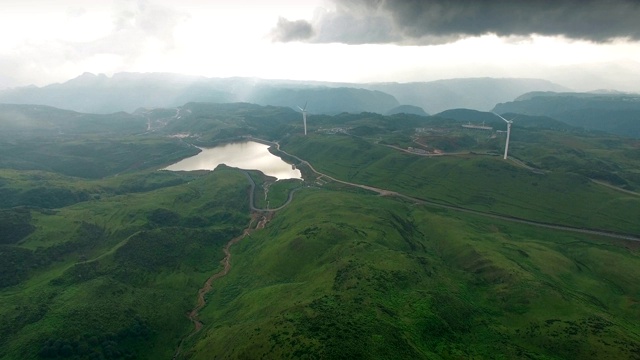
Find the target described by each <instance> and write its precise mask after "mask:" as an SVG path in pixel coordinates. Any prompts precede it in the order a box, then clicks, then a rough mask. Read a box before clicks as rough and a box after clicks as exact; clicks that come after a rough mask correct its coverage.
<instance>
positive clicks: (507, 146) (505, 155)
mask: <svg viewBox="0 0 640 360" xmlns="http://www.w3.org/2000/svg"><path fill="white" fill-rule="evenodd" d="M494 114H496V113H494ZM496 115H497V116H498V117H499V118H500V119H502V120H504V121H505V122H506V123H507V142H506V144H505V145H504V158H503V159H505V160H507V153H508V152H509V136H510V135H511V124H513V119H515V118H513V119H511V120H507V119H505V118H503V117H502V116H500V115H498V114H496Z"/></svg>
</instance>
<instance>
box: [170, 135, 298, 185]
mask: <svg viewBox="0 0 640 360" xmlns="http://www.w3.org/2000/svg"><path fill="white" fill-rule="evenodd" d="M268 149H269V146H268V145H264V144H260V143H257V142H255V141H246V142H238V143H230V144H225V145H220V146H216V147H214V148H204V149H201V150H202V151H201V152H200V153H199V154H197V155H195V156H192V157H190V158H186V159H183V160H180V161H179V162H177V163H175V164H173V165H170V166H167V167H166V168H165V170H171V171H191V170H213V169H215V168H216V166H218V165H220V164H225V165H227V166H231V167H237V168H240V169H245V170H260V171H262V172H263V173H264V174H266V175H269V176H273V177H275V178H277V179H278V180H282V179H301V178H302V174H301V173H300V170H298V169H295V170H294V169H292V168H291V164H287V163H286V162H284V161H282V159H280V158H279V157H277V156H275V155H273V154H271V153H270V152H269V150H268Z"/></svg>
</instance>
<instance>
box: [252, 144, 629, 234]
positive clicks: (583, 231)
mask: <svg viewBox="0 0 640 360" xmlns="http://www.w3.org/2000/svg"><path fill="white" fill-rule="evenodd" d="M262 141H263V142H264V143H267V144H271V145H274V146H276V148H277V149H278V151H281V152H282V153H283V154H286V155H288V156H291V157H292V158H294V159H297V160H298V161H300V163H302V164H306V165H307V166H309V169H311V171H313V172H314V173H316V174H317V175H320V176H323V177H326V178H328V179H331V180H333V181H335V182H338V183H341V184H345V185H350V186H355V187H358V188H361V189H365V190H370V191H373V192H376V193H378V194H380V195H383V196H396V197H399V198H402V199H405V200H408V201H411V202H414V203H416V204H423V205H429V206H435V207H439V208H445V209H449V210H454V211H460V212H465V213H470V214H475V215H480V216H484V217H489V218H493V219H500V220H504V221H510V222H515V223H520V224H528V225H532V226H537V227H541V228H546V229H554V230H562V231H568V232H573V233H580V234H589V235H600V236H606V237H610V238H614V239H622V240H631V241H640V236H639V235H635V234H622V233H616V232H612V231H604V230H598V229H588V228H578V227H572V226H565V225H559V224H550V223H543V222H538V221H532V220H527V219H521V218H517V217H512V216H506V215H498V214H492V213H487V212H483V211H478V210H471V209H467V208H463V207H458V206H454V205H446V204H442V203H438V202H434V201H431V200H427V199H421V198H416V197H412V196H408V195H404V194H401V193H398V192H396V191H391V190H386V189H381V188H377V187H374V186H368V185H362V184H356V183H352V182H348V181H344V180H339V179H336V178H334V177H331V176H329V175H327V174H324V173H321V172H320V171H318V170H316V169H315V168H314V167H313V166H312V165H311V164H310V163H309V162H308V161H306V160H303V159H301V158H299V157H297V156H295V155H292V154H289V153H287V152H286V151H284V150H282V149H280V144H278V143H273V142H269V141H265V140H262Z"/></svg>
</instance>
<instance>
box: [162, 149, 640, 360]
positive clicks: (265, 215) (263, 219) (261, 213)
mask: <svg viewBox="0 0 640 360" xmlns="http://www.w3.org/2000/svg"><path fill="white" fill-rule="evenodd" d="M250 139H251V140H256V141H259V142H261V143H264V144H268V145H272V146H275V147H276V149H277V150H278V151H280V152H282V153H283V154H285V155H287V156H290V157H292V158H294V159H297V160H298V161H299V162H300V164H304V165H306V166H308V167H309V169H310V170H311V171H313V172H314V173H315V174H317V175H318V176H321V177H324V178H327V179H330V180H332V181H335V182H337V183H340V184H344V185H349V186H353V187H357V188H360V189H365V190H369V191H372V192H375V193H377V194H379V195H381V196H394V197H397V198H400V199H404V200H407V201H410V202H413V203H415V204H420V205H428V206H433V207H439V208H444V209H448V210H454V211H460V212H464V213H469V214H474V215H479V216H483V217H488V218H492V219H498V220H504V221H509V222H514V223H520V224H527V225H532V226H536V227H540V228H546V229H553V230H560V231H568V232H573V233H580V234H587V235H599V236H604V237H609V238H615V239H622V240H631V241H640V237H639V236H637V235H631V234H622V233H616V232H611V231H604V230H598V229H587V228H578V227H571V226H565V225H558V224H550V223H543V222H537V221H532V220H526V219H521V218H517V217H511V216H506V215H499V214H493V213H487V212H483V211H477V210H471V209H467V208H462V207H458V206H454V205H447V204H442V203H438V202H434V201H430V200H427V199H421V198H416V197H412V196H408V195H404V194H401V193H399V192H396V191H391V190H386V189H381V188H377V187H374V186H369V185H363V184H356V183H352V182H348V181H344V180H339V179H336V178H334V177H332V176H329V175H327V174H324V173H322V172H320V171H318V170H316V169H315V168H314V167H313V166H312V165H311V164H310V163H309V162H307V161H306V160H303V159H301V158H299V157H297V156H295V155H292V154H289V153H287V152H286V151H284V150H282V149H280V144H279V143H277V142H270V141H266V140H263V139H256V138H252V137H250ZM241 171H242V173H244V175H245V176H246V177H247V180H248V181H249V184H250V191H249V207H250V209H251V212H252V217H251V221H250V223H249V225H248V227H247V228H246V229H245V230H244V231H243V233H242V235H240V236H238V237H235V238H233V239H231V240H230V241H229V242H228V243H227V244H226V245H225V247H224V248H223V251H224V254H225V256H224V258H223V259H222V260H221V261H220V263H221V264H222V265H223V269H222V270H220V271H219V272H217V273H215V274H213V275H211V276H210V277H209V278H208V279H207V281H206V282H205V283H204V285H203V286H202V288H200V290H199V291H198V298H197V305H196V306H195V307H194V308H193V309H192V310H191V311H190V312H189V313H188V314H187V317H188V318H189V320H190V321H191V322H192V323H193V324H194V330H193V331H192V332H191V333H189V334H188V335H187V336H185V337H184V338H183V339H182V340H181V341H180V345H179V346H178V349H177V350H176V352H175V355H174V356H173V359H174V360H175V359H177V358H178V356H180V354H181V352H182V348H183V345H184V342H185V341H186V340H188V339H190V338H191V337H192V336H194V335H195V334H197V333H198V332H199V331H200V330H201V329H202V326H203V324H202V322H201V321H200V320H199V317H198V314H199V312H200V310H201V309H202V308H203V307H204V306H205V305H206V300H205V296H206V294H207V293H209V292H210V291H211V289H212V284H213V282H214V281H215V280H217V279H220V278H222V277H224V276H225V275H227V274H228V273H229V271H230V270H231V251H230V248H231V246H233V245H234V244H236V243H237V242H239V241H240V240H242V239H243V238H244V237H246V236H249V235H250V234H251V232H252V231H254V230H256V229H262V228H264V227H265V225H266V223H267V222H268V221H269V220H270V219H271V217H272V216H273V214H274V213H275V212H276V211H278V210H280V209H282V208H284V207H285V206H287V205H289V204H290V203H291V201H292V199H293V194H294V193H295V192H296V191H297V190H300V189H301V188H296V189H293V190H291V191H290V192H289V196H288V198H287V201H286V202H285V203H284V204H283V205H282V206H280V207H278V208H275V209H259V208H256V207H255V203H254V197H255V195H254V192H255V187H256V184H255V182H254V181H253V179H252V178H251V176H250V175H249V173H248V172H247V171H245V170H241ZM633 194H636V193H633ZM258 219H260V220H258ZM254 223H255V227H253V224H254Z"/></svg>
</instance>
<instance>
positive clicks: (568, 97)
mask: <svg viewBox="0 0 640 360" xmlns="http://www.w3.org/2000/svg"><path fill="white" fill-rule="evenodd" d="M493 111H495V112H498V113H507V112H512V113H519V114H526V115H535V116H548V117H552V118H554V119H557V120H560V121H562V122H565V123H567V124H569V125H573V126H580V127H583V128H585V129H591V130H600V131H606V132H609V133H612V134H616V135H621V136H627V137H635V138H640V95H638V94H630V93H615V92H607V93H569V92H563V93H556V92H531V93H527V94H523V95H522V96H520V97H518V98H517V99H516V100H515V101H510V102H506V103H502V104H498V105H496V107H495V108H494V109H493Z"/></svg>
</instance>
